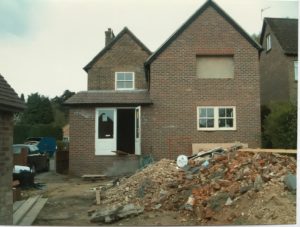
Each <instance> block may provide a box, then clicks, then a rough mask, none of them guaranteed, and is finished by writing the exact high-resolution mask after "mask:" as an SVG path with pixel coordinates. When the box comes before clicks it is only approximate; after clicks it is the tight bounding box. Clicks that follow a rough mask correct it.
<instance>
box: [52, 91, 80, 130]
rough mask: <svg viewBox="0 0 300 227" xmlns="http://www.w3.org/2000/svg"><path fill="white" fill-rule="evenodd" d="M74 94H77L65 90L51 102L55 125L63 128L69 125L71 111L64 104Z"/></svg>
mask: <svg viewBox="0 0 300 227" xmlns="http://www.w3.org/2000/svg"><path fill="white" fill-rule="evenodd" d="M74 94H75V92H71V91H69V90H65V91H64V93H63V94H62V95H61V96H56V97H55V98H53V99H52V100H51V104H52V109H53V113H54V124H55V125H57V126H61V127H63V126H64V125H65V124H67V123H68V114H69V109H68V107H66V106H65V105H64V102H65V101H66V100H67V99H69V98H70V97H71V96H73V95H74Z"/></svg>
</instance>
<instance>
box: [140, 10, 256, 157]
mask: <svg viewBox="0 0 300 227" xmlns="http://www.w3.org/2000/svg"><path fill="white" fill-rule="evenodd" d="M208 53H210V54H224V53H225V54H226V53H227V54H228V53H232V54H234V66H235V69H234V79H199V78H197V76H196V55H201V54H208ZM258 67H259V66H258V51H257V49H255V48H254V47H253V46H252V45H251V44H250V43H249V42H248V41H247V40H246V39H245V38H244V37H242V36H241V35H240V33H238V32H237V31H236V30H235V29H234V28H233V27H232V26H231V25H230V24H229V23H228V22H227V21H225V20H224V19H223V18H222V17H221V16H220V15H219V14H217V12H216V11H215V10H214V9H212V8H208V10H207V11H205V12H204V13H203V14H202V15H201V16H200V17H198V19H196V20H195V21H194V22H193V23H192V24H191V25H190V26H189V27H188V28H187V29H186V30H185V31H184V32H183V33H182V34H181V35H180V36H179V37H178V38H177V39H176V40H175V41H174V42H173V43H172V44H171V45H170V46H169V47H168V48H167V49H166V50H165V51H164V52H162V54H161V55H159V57H158V58H157V59H156V60H155V61H154V62H153V63H152V65H151V90H150V94H151V99H152V101H153V103H154V105H153V106H151V107H145V108H142V120H143V122H142V151H143V152H144V153H147V152H152V153H153V154H154V155H155V157H156V158H163V157H168V158H176V156H177V155H178V154H182V153H185V154H190V153H191V151H192V146H191V144H192V143H225V142H235V141H240V142H242V143H248V144H249V146H250V147H259V146H260V96H259V92H260V91H259V68H258ZM206 105H216V106H218V105H228V106H236V115H237V119H236V124H237V130H235V131H214V132H204V131H198V130H197V110H196V108H197V106H206Z"/></svg>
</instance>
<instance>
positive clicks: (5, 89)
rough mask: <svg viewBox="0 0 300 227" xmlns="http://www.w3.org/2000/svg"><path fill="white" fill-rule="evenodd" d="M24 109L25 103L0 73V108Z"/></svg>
mask: <svg viewBox="0 0 300 227" xmlns="http://www.w3.org/2000/svg"><path fill="white" fill-rule="evenodd" d="M23 109H25V103H24V102H23V101H22V100H21V99H20V98H19V97H18V95H17V93H16V92H15V91H14V89H13V88H12V87H11V86H10V85H9V84H8V83H7V81H6V80H5V79H4V77H3V76H2V75H1V74H0V110H4V111H9V112H19V111H21V110H23Z"/></svg>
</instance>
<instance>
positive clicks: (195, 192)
mask: <svg viewBox="0 0 300 227" xmlns="http://www.w3.org/2000/svg"><path fill="white" fill-rule="evenodd" d="M199 160H200V161H199ZM199 160H198V161H197V159H195V160H193V161H192V160H190V161H189V164H188V166H186V167H185V168H179V167H178V166H177V165H176V162H175V161H173V160H167V159H162V160H160V161H158V162H156V163H154V164H152V165H150V166H148V167H147V168H145V169H144V170H142V171H140V172H137V173H136V174H134V175H132V176H131V177H129V178H123V179H121V180H120V182H119V184H118V186H115V187H113V188H111V189H109V190H107V191H105V192H104V193H103V197H104V198H103V200H102V206H105V205H107V206H109V205H112V204H115V205H126V204H128V203H133V204H136V205H140V206H143V207H144V208H145V210H146V211H147V210H148V211H149V210H159V209H164V210H174V211H178V210H180V211H182V212H187V213H188V212H195V211H196V210H197V211H198V212H197V213H198V214H199V215H200V216H201V218H202V219H210V218H212V217H213V215H214V213H215V212H219V211H220V210H221V209H222V208H223V207H224V206H229V205H231V204H232V203H234V202H235V200H237V199H238V198H240V197H242V196H244V195H245V194H246V193H247V192H249V191H251V192H253V193H256V192H258V191H261V190H263V188H264V185H265V184H267V182H283V181H284V177H285V176H286V175H287V174H288V173H291V174H295V173H296V160H295V158H294V157H290V156H286V155H279V154H272V153H256V154H253V153H248V152H239V151H232V152H230V151H227V152H223V153H220V154H215V155H213V156H212V157H207V158H200V159H199ZM205 161H206V165H203V163H204V162H205Z"/></svg>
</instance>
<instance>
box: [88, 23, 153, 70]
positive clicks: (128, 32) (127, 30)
mask: <svg viewBox="0 0 300 227" xmlns="http://www.w3.org/2000/svg"><path fill="white" fill-rule="evenodd" d="M124 34H128V35H129V36H130V37H131V38H132V39H133V40H134V41H135V42H136V43H137V44H138V45H139V46H140V47H141V48H142V49H143V50H144V51H146V52H147V53H148V54H149V55H150V54H151V53H152V52H151V51H150V50H149V49H148V48H147V47H146V46H145V45H144V44H143V43H142V42H141V41H140V40H139V39H138V38H137V37H136V36H135V35H134V34H133V33H132V32H131V31H130V30H129V29H128V28H127V27H124V29H123V30H122V31H121V32H120V33H119V34H118V35H117V36H116V37H115V38H114V39H113V40H112V41H111V42H110V43H109V44H108V45H106V46H105V47H104V48H103V49H102V50H101V51H100V52H99V53H98V54H97V55H96V56H95V57H94V58H93V60H91V61H90V62H89V63H88V64H87V65H86V66H85V67H84V68H83V69H84V70H85V71H86V72H88V70H89V69H90V68H91V67H92V66H93V65H94V64H95V63H96V61H98V59H99V58H101V57H102V56H103V55H104V54H105V53H106V52H107V51H108V50H109V49H110V48H112V46H113V45H114V44H115V43H116V42H117V41H118V40H119V39H120V38H121V37H122V36H123V35H124Z"/></svg>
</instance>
